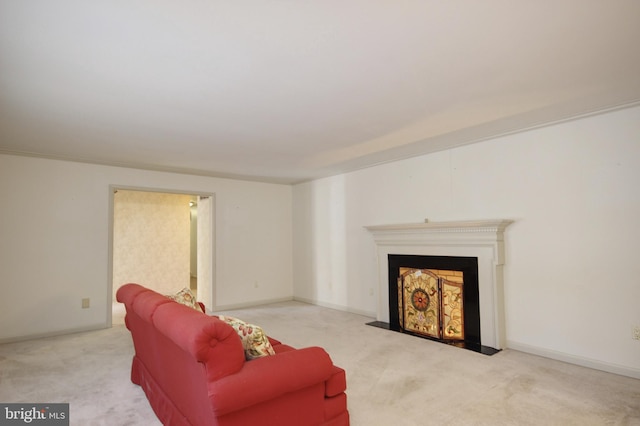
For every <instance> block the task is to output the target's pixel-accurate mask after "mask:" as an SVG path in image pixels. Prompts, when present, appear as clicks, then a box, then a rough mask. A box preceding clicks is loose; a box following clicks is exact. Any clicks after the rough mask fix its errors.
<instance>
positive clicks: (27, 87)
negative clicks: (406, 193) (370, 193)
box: [0, 0, 640, 183]
mask: <svg viewBox="0 0 640 426" xmlns="http://www.w3.org/2000/svg"><path fill="white" fill-rule="evenodd" d="M638 102H640V1H638V0H626V1H625V0H483V1H478V0H448V1H443V0H415V1H403V0H394V1H391V0H386V1H383V0H341V1H335V0H295V1H294V0H244V1H233V0H228V1H216V0H184V1H178V0H174V1H171V0H131V1H113V0H112V1H86V0H56V1H51V0H0V152H4V153H16V154H25V155H37V156H45V157H51V158H61V159H70V160H76V161H86V162H93V163H100V164H112V165H123V166H130V167H139V168H146V169H154V170H172V171H181V172H187V173H194V174H203V175H212V176H229V177H241V178H247V179H256V180H264V181H270V182H282V183H292V182H300V181H304V180H308V179H313V178H317V177H322V176H327V175H331V174H336V173H342V172H345V171H350V170H355V169H358V168H363V167H367V166H370V165H373V164H379V163H382V162H386V161H392V160H396V159H400V158H406V157H409V156H413V155H419V154H424V153H429V152H434V151H438V150H442V149H446V148H448V147H452V146H459V145H464V144H468V143H473V142H477V141H480V140H483V139H486V138H488V137H492V136H496V135H500V134H505V133H509V132H513V131H518V130H521V129H525V128H530V127H534V126H538V125H542V124H545V123H549V122H556V121H558V120H564V119H567V118H571V117H576V116H581V115H584V114H588V113H592V112H594V111H601V110H606V109H611V108H617V107H621V106H628V105H633V104H636V103H638Z"/></svg>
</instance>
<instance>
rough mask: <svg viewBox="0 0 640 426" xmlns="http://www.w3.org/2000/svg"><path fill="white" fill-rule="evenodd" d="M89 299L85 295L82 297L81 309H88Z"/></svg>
mask: <svg viewBox="0 0 640 426" xmlns="http://www.w3.org/2000/svg"><path fill="white" fill-rule="evenodd" d="M89 302H90V299H89V298H88V297H87V298H86V299H82V309H89Z"/></svg>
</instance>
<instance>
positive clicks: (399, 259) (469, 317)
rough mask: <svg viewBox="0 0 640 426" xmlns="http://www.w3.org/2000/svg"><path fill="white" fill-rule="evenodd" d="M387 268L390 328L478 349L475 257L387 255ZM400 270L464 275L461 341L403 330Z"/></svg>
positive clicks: (477, 287)
mask: <svg viewBox="0 0 640 426" xmlns="http://www.w3.org/2000/svg"><path fill="white" fill-rule="evenodd" d="M388 265H389V266H388V268H389V274H388V277H389V285H388V288H389V328H390V329H391V330H394V331H399V332H402V333H407V334H411V335H415V336H418V337H422V338H425V339H429V340H435V341H438V342H442V343H447V344H452V345H455V346H462V347H465V348H468V349H472V350H477V349H478V348H480V347H481V344H480V342H481V340H480V295H479V284H478V258H477V257H466V256H431V255H406V254H388ZM400 268H411V269H435V270H449V271H460V272H462V273H463V276H464V292H463V306H464V313H463V315H464V340H447V339H438V338H435V337H431V336H427V335H425V334H421V333H415V332H412V331H411V330H406V329H405V328H404V327H403V325H402V324H401V323H400V319H399V310H400V309H399V296H398V277H400Z"/></svg>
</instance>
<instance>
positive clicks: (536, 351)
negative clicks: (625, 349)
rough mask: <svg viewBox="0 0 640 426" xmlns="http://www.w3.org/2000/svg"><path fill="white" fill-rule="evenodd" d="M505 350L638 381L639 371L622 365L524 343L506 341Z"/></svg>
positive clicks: (639, 377)
mask: <svg viewBox="0 0 640 426" xmlns="http://www.w3.org/2000/svg"><path fill="white" fill-rule="evenodd" d="M507 348H509V349H513V350H516V351H520V352H526V353H528V354H532V355H538V356H542V357H545V358H551V359H555V360H557V361H563V362H566V363H569V364H575V365H579V366H581V367H587V368H593V369H594V370H601V371H606V372H608V373H613V374H618V375H620V376H627V377H631V378H634V379H640V369H637V368H632V367H625V366H623V365H618V364H612V363H608V362H604V361H598V360H595V359H591V358H585V357H581V356H576V355H570V354H567V353H564V352H558V351H554V350H550V349H546V348H540V347H537V346H531V345H527V344H524V343H519V342H513V341H510V340H507Z"/></svg>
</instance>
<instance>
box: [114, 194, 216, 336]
mask: <svg viewBox="0 0 640 426" xmlns="http://www.w3.org/2000/svg"><path fill="white" fill-rule="evenodd" d="M213 219H214V194H206V193H191V192H176V191H168V190H156V189H148V188H131V187H111V188H110V220H109V226H110V228H109V243H110V244H109V260H110V265H109V280H108V282H109V286H110V288H109V300H110V301H111V306H112V309H108V310H107V311H108V312H110V314H111V315H110V316H111V318H109V320H108V323H109V324H112V325H113V324H114V323H116V324H117V323H121V322H122V321H123V317H124V310H123V306H121V305H120V304H119V303H117V301H116V298H115V293H116V291H117V289H118V288H119V287H120V286H121V285H122V284H125V283H128V282H135V283H138V284H141V285H143V286H145V287H148V288H150V289H152V290H154V291H157V292H158V293H161V294H174V293H176V292H178V291H180V290H181V289H183V288H185V287H186V288H191V289H192V290H195V293H196V295H197V298H198V300H199V301H202V302H203V303H204V304H205V306H207V308H209V309H211V308H212V307H213V294H214V279H213V265H214V240H215V239H214V220H213Z"/></svg>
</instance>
